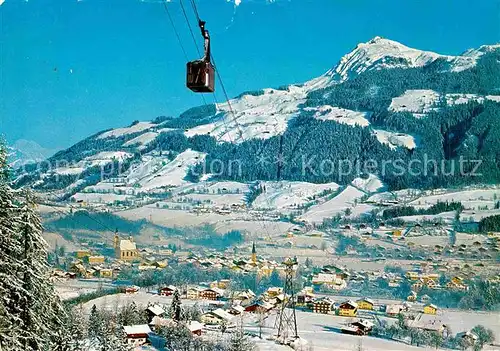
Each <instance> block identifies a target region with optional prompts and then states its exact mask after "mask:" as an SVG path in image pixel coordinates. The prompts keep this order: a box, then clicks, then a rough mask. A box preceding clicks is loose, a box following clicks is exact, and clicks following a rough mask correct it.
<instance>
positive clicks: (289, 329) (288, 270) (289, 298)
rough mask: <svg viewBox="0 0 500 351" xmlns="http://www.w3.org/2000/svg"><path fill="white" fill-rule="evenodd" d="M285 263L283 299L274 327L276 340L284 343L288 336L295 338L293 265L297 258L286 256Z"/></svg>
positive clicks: (296, 334) (296, 333) (296, 336)
mask: <svg viewBox="0 0 500 351" xmlns="http://www.w3.org/2000/svg"><path fill="white" fill-rule="evenodd" d="M283 264H284V265H285V285H284V287H283V295H284V301H283V303H282V304H281V308H280V310H279V313H278V316H277V318H276V323H275V326H274V328H275V329H277V338H276V339H277V341H279V342H281V343H285V342H286V341H287V340H288V339H289V338H293V339H297V338H298V337H299V334H298V331H297V316H296V314H295V289H294V284H293V282H294V279H295V267H297V258H296V257H294V258H287V259H286V260H285V261H284V262H283Z"/></svg>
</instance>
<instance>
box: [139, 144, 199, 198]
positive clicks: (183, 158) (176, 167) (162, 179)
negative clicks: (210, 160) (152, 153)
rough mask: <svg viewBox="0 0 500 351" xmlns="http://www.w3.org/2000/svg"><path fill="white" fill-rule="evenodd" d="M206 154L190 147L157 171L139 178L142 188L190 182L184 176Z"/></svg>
mask: <svg viewBox="0 0 500 351" xmlns="http://www.w3.org/2000/svg"><path fill="white" fill-rule="evenodd" d="M205 156H206V154H205V153H201V152H197V151H193V150H191V149H188V150H186V151H184V152H182V153H180V154H179V155H177V157H176V158H175V159H174V160H172V161H170V162H169V163H167V164H166V165H164V166H163V167H161V168H160V169H159V170H158V171H157V172H155V173H147V175H146V176H145V177H144V178H142V179H140V180H139V184H140V186H141V188H142V190H151V189H156V188H162V187H173V186H180V185H183V184H186V183H188V182H187V181H186V180H184V178H185V177H186V175H187V174H188V171H189V169H190V168H191V167H192V166H194V165H196V164H198V163H200V162H202V161H203V160H204V159H205Z"/></svg>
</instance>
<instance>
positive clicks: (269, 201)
mask: <svg viewBox="0 0 500 351" xmlns="http://www.w3.org/2000/svg"><path fill="white" fill-rule="evenodd" d="M261 185H262V186H265V188H266V192H265V193H263V194H260V195H259V196H258V197H257V198H256V199H255V201H254V202H253V204H252V207H253V208H256V209H276V210H284V209H294V208H297V207H298V206H301V205H304V204H306V203H307V202H309V201H311V200H312V198H313V197H314V196H317V195H319V194H320V193H322V192H324V191H331V192H335V191H337V190H338V189H339V185H338V184H336V183H326V184H314V183H306V182H288V181H281V182H262V183H261Z"/></svg>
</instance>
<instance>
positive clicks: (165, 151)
mask: <svg viewBox="0 0 500 351" xmlns="http://www.w3.org/2000/svg"><path fill="white" fill-rule="evenodd" d="M499 48H500V46H499V45H483V46H481V47H480V48H478V49H470V50H467V51H466V52H465V53H464V54H463V55H462V56H446V55H439V54H436V53H432V52H427V51H421V50H417V49H412V48H409V47H407V46H405V45H403V44H400V43H397V42H394V41H391V40H388V39H383V38H381V37H375V38H373V39H371V40H370V41H368V42H367V43H361V44H358V46H357V47H356V48H355V49H354V50H353V51H351V52H350V53H348V54H347V55H345V56H343V58H342V59H341V60H340V61H339V64H337V65H336V66H334V68H332V69H330V70H329V71H327V72H326V73H325V74H323V75H321V76H320V77H316V78H313V79H311V80H309V81H307V82H305V83H302V84H291V85H288V86H286V87H283V88H279V89H273V88H266V89H262V90H260V91H256V92H246V93H242V94H240V95H239V96H238V97H236V98H233V99H231V100H230V104H231V108H230V106H229V104H228V102H225V103H222V104H217V105H206V106H198V107H194V108H191V109H188V110H187V111H185V112H184V113H182V114H181V115H180V116H179V117H178V118H173V117H159V118H157V119H155V121H153V122H138V121H135V122H134V123H133V124H132V125H131V126H129V127H126V128H118V129H112V130H106V131H103V132H99V133H96V134H95V135H94V136H92V137H89V138H87V139H84V140H83V141H82V142H80V143H77V144H75V145H73V146H72V147H70V148H69V149H67V150H63V151H61V152H59V153H57V154H56V155H54V157H52V158H51V159H50V160H51V162H52V163H53V164H54V165H56V164H57V162H59V161H62V160H65V161H68V160H70V161H72V162H73V165H72V166H70V167H66V168H62V167H59V168H58V167H55V168H53V169H51V170H48V169H42V170H37V169H31V170H28V171H27V172H25V173H23V174H21V175H20V177H19V178H18V181H19V183H20V184H26V183H34V184H37V185H38V186H39V187H40V188H41V189H43V188H47V184H50V186H48V187H49V188H50V187H54V186H55V185H54V182H53V181H52V179H53V178H54V176H55V175H57V176H59V177H61V176H63V177H65V179H66V178H67V180H66V181H64V182H59V185H58V186H57V187H59V188H60V187H66V186H71V185H72V184H73V185H74V183H75V179H76V176H79V177H82V176H83V177H84V179H86V180H85V182H84V184H79V185H78V187H77V188H80V187H84V186H85V184H87V185H88V184H91V183H95V182H96V180H95V178H96V176H95V174H96V172H97V170H96V168H98V167H102V166H103V165H108V166H109V165H112V164H120V165H122V166H121V167H122V168H123V165H125V169H126V168H127V167H129V166H130V164H131V163H133V162H139V163H140V164H141V162H149V163H151V159H153V160H156V161H158V162H159V163H158V162H153V163H154V164H156V165H157V166H155V167H159V165H160V164H162V163H167V164H168V163H169V162H177V163H179V167H181V168H182V170H183V172H185V177H180V175H178V176H177V178H176V180H175V182H174V183H175V184H174V183H172V184H171V185H172V186H176V185H178V184H180V180H182V181H184V180H183V179H184V178H186V179H189V181H197V179H199V178H200V177H199V176H195V175H194V173H196V172H193V169H194V170H197V169H199V167H198V165H197V164H196V160H197V159H189V160H187V159H186V157H188V156H189V155H197V156H196V157H199V155H203V159H204V160H205V162H212V161H214V160H215V159H219V160H222V161H223V162H230V157H235V156H238V157H240V158H241V159H243V160H244V161H245V164H246V165H247V166H245V170H244V172H246V173H245V175H243V176H240V177H235V176H234V175H229V174H220V175H219V176H218V177H219V178H220V179H228V180H237V181H253V180H258V179H262V180H276V179H275V175H276V174H277V173H278V174H279V173H280V172H277V171H276V165H274V164H273V165H270V166H268V167H267V168H260V167H258V166H257V167H256V166H255V165H256V162H257V159H256V158H257V156H260V155H262V154H266V155H269V156H270V157H273V156H274V155H277V154H278V153H280V152H281V151H280V150H281V148H282V147H283V148H285V154H286V157H287V162H288V165H286V166H285V167H284V169H283V172H282V175H283V176H284V179H288V180H296V181H309V182H317V183H328V182H332V181H334V182H337V183H342V184H345V183H348V182H350V181H352V180H353V179H354V178H355V177H357V176H359V174H352V175H350V176H349V177H347V178H345V179H342V177H340V176H339V175H338V174H334V175H330V176H329V177H324V176H312V175H310V174H306V175H304V174H302V175H301V174H298V171H297V169H299V168H300V167H299V166H300V165H299V164H298V163H299V160H298V158H299V156H307V157H312V156H314V155H319V156H321V157H322V158H323V159H332V160H335V161H337V162H338V161H340V160H341V159H342V157H344V158H345V157H346V158H347V159H350V160H352V161H354V160H359V159H366V158H369V157H372V158H375V159H377V160H380V161H381V160H383V159H389V160H391V159H395V158H402V159H404V160H407V161H409V160H411V159H412V158H415V157H417V158H421V157H423V154H425V153H428V154H430V155H432V156H433V157H435V158H437V159H439V160H441V159H442V160H444V161H445V162H450V161H451V159H452V158H453V157H456V156H458V155H459V154H462V153H466V152H469V154H470V153H472V154H477V155H479V156H481V157H485V155H488V157H489V158H491V159H492V161H493V162H494V163H493V164H495V162H498V160H500V153H499V154H498V155H497V154H496V152H497V150H496V148H495V147H489V146H487V147H486V148H485V147H484V145H485V141H486V142H487V145H489V143H490V141H491V142H493V141H494V140H496V138H497V135H496V133H495V132H494V130H495V128H496V127H495V126H496V124H497V123H498V120H500V118H498V119H495V118H493V117H491V116H492V115H497V114H498V113H499V112H500V109H499V108H498V105H499V104H498V102H500V98H499V97H498V95H494V94H495V93H496V92H497V90H498V87H499V86H500V75H499V73H498V72H500V69H498V68H499V67H498V63H499V61H498V57H499V56H500V50H499ZM464 55H465V56H464ZM457 67H458V68H457ZM413 92H415V93H413ZM417 92H418V93H417ZM426 92H428V93H426ZM407 105H408V106H410V105H411V106H412V109H408V108H407V107H406V106H407ZM420 105H422V106H423V107H422V108H420V107H419V106H420ZM424 105H425V106H424ZM233 114H234V115H233ZM457 116H459V117H457ZM498 129H499V130H500V128H498ZM335 135H337V136H342V137H340V138H339V137H335ZM344 138H347V139H344ZM447 138H448V139H450V140H448V141H446V139H447ZM317 143H323V144H322V145H320V144H317ZM445 143H449V144H453V150H451V148H450V147H448V150H447V149H446V147H445V146H446V145H445ZM227 144H233V147H232V149H231V148H228V146H227ZM499 144H500V143H499ZM279 145H282V146H279ZM471 145H477V146H474V149H473V150H471ZM480 145H481V146H480ZM186 150H193V151H195V153H192V154H189V153H188V154H185V151H186ZM255 150H260V151H259V152H258V153H256V152H255ZM259 154H260V155H259ZM165 155H168V157H166V156H165ZM189 157H190V156H189ZM193 157H194V156H193ZM144 158H149V161H143V159H144ZM200 160H201V158H200ZM160 161H161V162H160ZM182 164H189V167H184V166H182ZM108 166H107V167H108ZM490 166H491V163H490ZM139 167H141V166H140V165H139ZM314 167H316V168H317V167H318V165H314ZM314 167H313V168H314ZM160 168H161V167H160ZM496 168H497V169H498V167H496ZM127 171H128V170H127ZM127 171H126V172H127ZM151 172H152V173H151V174H153V175H154V174H156V173H155V172H160V173H158V174H156V175H157V176H158V177H159V178H162V179H163V177H166V178H168V177H169V176H167V175H165V174H164V173H165V172H163V173H162V172H161V169H156V168H155V170H153V171H151ZM181 173H182V172H181ZM204 173H205V174H206V173H213V172H210V171H208V172H204ZM110 176H116V174H113V175H110ZM153 177H154V176H153ZM179 177H180V178H179ZM203 177H205V176H202V178H203ZM90 179H91V180H90ZM168 179H170V178H168ZM383 181H384V182H385V183H388V185H389V188H401V187H404V186H406V185H407V184H408V183H411V182H414V181H418V182H419V183H420V182H422V184H421V186H423V187H433V186H438V185H440V184H443V183H446V182H448V181H449V180H446V179H443V178H442V177H438V178H436V179H428V180H422V179H420V178H418V179H416V178H412V177H407V179H404V180H401V179H397V177H393V176H392V177H385V178H384V179H383ZM460 181H466V180H462V179H461V178H460ZM482 181H484V179H483V180H482ZM159 184H161V186H160V187H164V186H168V184H169V183H168V182H167V181H165V182H161V181H160V182H159Z"/></svg>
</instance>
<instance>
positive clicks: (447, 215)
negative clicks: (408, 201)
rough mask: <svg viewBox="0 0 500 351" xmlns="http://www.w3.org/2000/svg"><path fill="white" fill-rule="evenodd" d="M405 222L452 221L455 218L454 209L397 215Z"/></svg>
mask: <svg viewBox="0 0 500 351" xmlns="http://www.w3.org/2000/svg"><path fill="white" fill-rule="evenodd" d="M397 218H398V219H401V220H403V221H404V222H405V223H422V222H424V221H440V220H441V221H443V222H444V223H452V222H453V220H454V219H455V211H452V212H443V213H439V214H437V215H415V216H401V217H397Z"/></svg>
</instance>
